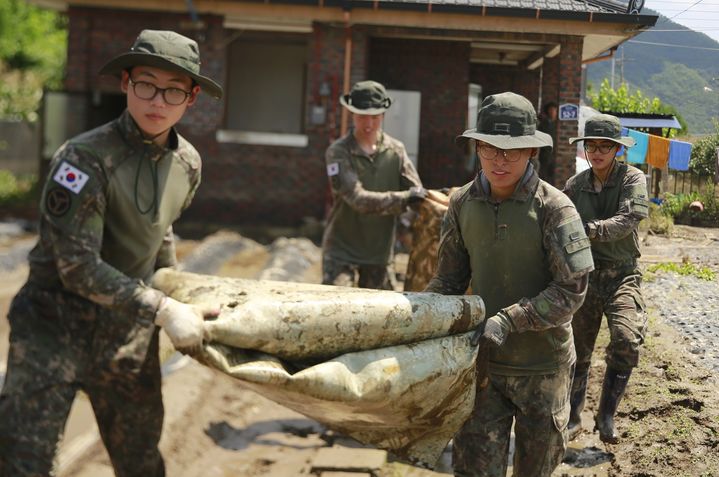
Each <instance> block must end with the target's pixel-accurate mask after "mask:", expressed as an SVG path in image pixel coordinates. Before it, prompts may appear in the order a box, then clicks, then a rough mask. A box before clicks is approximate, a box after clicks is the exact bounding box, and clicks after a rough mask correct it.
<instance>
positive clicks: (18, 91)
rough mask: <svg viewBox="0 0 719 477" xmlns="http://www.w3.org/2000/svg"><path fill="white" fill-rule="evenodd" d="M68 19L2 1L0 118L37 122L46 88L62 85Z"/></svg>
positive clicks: (16, 0) (19, 0)
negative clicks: (39, 107)
mask: <svg viewBox="0 0 719 477" xmlns="http://www.w3.org/2000/svg"><path fill="white" fill-rule="evenodd" d="M66 51H67V27H66V20H65V17H64V16H62V15H60V14H59V13H57V12H54V11H50V10H44V9H41V8H38V7H35V6H32V5H29V4H28V3H27V2H25V1H24V0H0V75H2V79H3V80H2V82H0V118H5V119H18V120H20V119H22V120H30V121H33V120H35V119H36V118H37V113H36V111H37V109H38V106H39V103H40V99H41V98H42V91H43V88H49V89H56V88H59V87H60V86H61V85H62V79H63V72H64V70H65V59H66Z"/></svg>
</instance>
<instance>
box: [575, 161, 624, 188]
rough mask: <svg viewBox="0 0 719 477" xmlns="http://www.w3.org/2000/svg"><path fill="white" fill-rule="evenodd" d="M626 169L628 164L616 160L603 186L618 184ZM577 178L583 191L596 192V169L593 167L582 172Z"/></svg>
mask: <svg viewBox="0 0 719 477" xmlns="http://www.w3.org/2000/svg"><path fill="white" fill-rule="evenodd" d="M626 169H627V165H626V164H624V163H623V162H619V161H616V163H615V164H614V167H613V168H612V172H610V173H609V177H607V181H606V182H605V183H604V185H603V186H602V189H606V188H608V187H615V186H617V185H618V184H619V178H620V176H621V175H622V174H623V173H624V172H623V171H626ZM577 180H578V182H579V188H580V189H581V190H582V191H585V192H596V191H595V190H594V169H592V168H591V167H590V168H589V169H587V170H586V171H584V172H582V173H581V175H580V176H579V177H578V178H577Z"/></svg>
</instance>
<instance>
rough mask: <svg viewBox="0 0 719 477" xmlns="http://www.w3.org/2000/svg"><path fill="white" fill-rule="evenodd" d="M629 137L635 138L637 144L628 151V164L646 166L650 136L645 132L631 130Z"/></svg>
mask: <svg viewBox="0 0 719 477" xmlns="http://www.w3.org/2000/svg"><path fill="white" fill-rule="evenodd" d="M628 135H629V137H631V138H633V139H634V141H635V142H636V144H635V145H634V147H630V148H628V149H627V162H631V163H633V164H644V162H645V161H646V157H647V147H648V146H649V135H648V134H646V133H643V132H639V131H635V130H633V129H630V130H629V134H628Z"/></svg>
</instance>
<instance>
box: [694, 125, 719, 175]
mask: <svg viewBox="0 0 719 477" xmlns="http://www.w3.org/2000/svg"><path fill="white" fill-rule="evenodd" d="M714 129H715V132H714V134H711V135H709V136H706V137H704V138H702V139H700V140H699V141H697V142H695V143H694V145H693V147H692V157H691V160H690V161H689V170H690V171H692V172H693V173H694V174H698V175H700V176H713V175H714V172H715V170H716V160H717V148H719V121H717V120H716V119H715V120H714Z"/></svg>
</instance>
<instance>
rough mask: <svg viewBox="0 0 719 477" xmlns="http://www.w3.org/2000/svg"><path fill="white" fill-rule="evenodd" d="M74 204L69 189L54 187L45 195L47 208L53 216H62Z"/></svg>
mask: <svg viewBox="0 0 719 477" xmlns="http://www.w3.org/2000/svg"><path fill="white" fill-rule="evenodd" d="M71 206H72V196H71V195H70V192H68V190H67V189H63V188H62V187H53V188H52V189H50V190H48V191H47V194H46V195H45V210H46V211H47V213H48V214H50V215H52V216H53V217H62V216H63V215H65V214H66V213H67V211H68V210H70V207H71Z"/></svg>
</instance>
